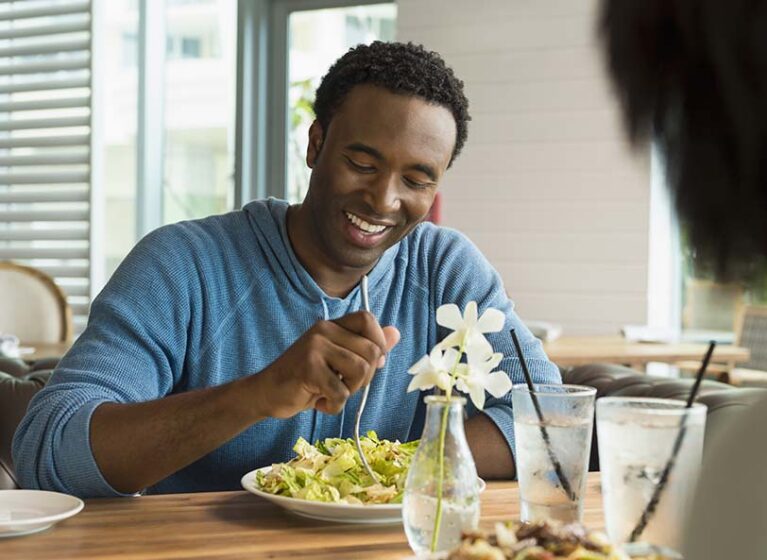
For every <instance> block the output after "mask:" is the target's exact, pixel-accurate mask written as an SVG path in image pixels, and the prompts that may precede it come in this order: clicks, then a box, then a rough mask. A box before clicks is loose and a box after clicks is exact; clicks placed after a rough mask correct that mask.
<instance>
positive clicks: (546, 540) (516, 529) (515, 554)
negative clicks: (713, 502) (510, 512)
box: [447, 522, 663, 560]
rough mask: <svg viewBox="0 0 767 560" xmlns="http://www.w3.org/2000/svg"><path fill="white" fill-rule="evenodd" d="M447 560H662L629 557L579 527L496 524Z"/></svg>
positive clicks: (475, 534) (476, 534)
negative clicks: (491, 529)
mask: <svg viewBox="0 0 767 560" xmlns="http://www.w3.org/2000/svg"><path fill="white" fill-rule="evenodd" d="M447 558H448V560H663V558H662V557H661V556H655V555H653V556H644V557H642V558H637V557H633V558H631V557H629V556H628V555H627V554H626V553H625V552H623V551H621V550H620V549H618V548H617V547H614V546H612V545H611V544H610V542H609V541H608V540H607V537H606V536H605V535H604V534H603V533H599V532H597V531H589V530H588V529H586V528H584V527H583V526H582V525H580V524H569V525H559V524H555V523H548V522H538V523H514V522H506V523H496V524H495V531H494V532H493V533H491V534H487V533H484V532H481V531H474V532H471V533H464V535H463V538H462V540H461V544H460V545H459V546H458V547H457V548H455V549H454V550H452V551H451V552H450V553H449V554H448V557H447Z"/></svg>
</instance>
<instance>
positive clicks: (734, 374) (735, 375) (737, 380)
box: [722, 305, 767, 387]
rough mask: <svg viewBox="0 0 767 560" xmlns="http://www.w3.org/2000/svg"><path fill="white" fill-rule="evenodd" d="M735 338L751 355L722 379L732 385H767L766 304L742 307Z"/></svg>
mask: <svg viewBox="0 0 767 560" xmlns="http://www.w3.org/2000/svg"><path fill="white" fill-rule="evenodd" d="M735 340H736V344H737V345H738V346H743V347H744V348H748V350H749V352H750V354H751V357H750V358H749V360H748V362H745V363H743V364H739V365H738V367H734V368H732V369H731V370H730V371H728V372H726V373H725V374H724V375H723V376H722V379H723V380H725V381H727V382H729V383H731V384H732V385H741V386H751V387H753V386H758V387H767V305H747V306H745V307H744V308H743V310H742V312H741V314H740V318H739V320H738V326H737V329H736V331H735Z"/></svg>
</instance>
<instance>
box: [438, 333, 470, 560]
mask: <svg viewBox="0 0 767 560" xmlns="http://www.w3.org/2000/svg"><path fill="white" fill-rule="evenodd" d="M463 347H464V345H463V343H461V347H460V349H459V351H458V358H457V359H456V361H455V364H453V371H452V372H450V385H449V386H448V388H447V391H445V393H446V395H445V400H446V401H447V402H446V404H445V410H443V411H442V419H441V422H440V427H439V449H438V453H439V463H438V465H439V468H438V476H437V511H436V513H435V515H434V531H433V532H432V534H431V552H436V551H437V541H438V540H439V530H440V528H441V527H442V493H443V488H444V482H445V437H446V436H447V418H448V414H449V413H450V398H451V397H452V395H453V385H454V384H455V379H456V374H457V371H458V364H459V363H460V361H461V356H462V355H463Z"/></svg>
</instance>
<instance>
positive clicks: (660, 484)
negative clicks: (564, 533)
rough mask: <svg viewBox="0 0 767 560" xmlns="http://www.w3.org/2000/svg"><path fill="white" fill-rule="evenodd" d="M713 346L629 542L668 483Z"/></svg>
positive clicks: (647, 517)
mask: <svg viewBox="0 0 767 560" xmlns="http://www.w3.org/2000/svg"><path fill="white" fill-rule="evenodd" d="M715 346H716V341H715V340H712V341H711V342H710V343H709V345H708V350H706V355H705V356H703V362H702V363H701V365H700V369H699V370H698V374H697V375H696V376H695V383H694V384H693V386H692V390H691V391H690V396H689V397H687V404H686V405H685V413H684V415H683V416H682V419H681V421H680V427H679V432H678V433H677V435H676V440H675V441H674V447H673V449H672V450H671V456H670V457H669V459H668V462H667V463H666V467H665V468H664V469H663V473H662V474H661V476H660V480H659V481H658V484H657V486H655V490H654V491H653V494H652V497H651V498H650V501H649V502H647V507H645V510H644V511H643V512H642V517H640V518H639V522H638V523H637V524H636V527H634V530H633V531H631V536H629V542H635V541H636V540H637V539H638V538H639V537H640V536H641V535H642V533H643V532H644V530H645V528H646V527H647V524H648V523H649V522H650V519H652V516H653V515H654V514H655V510H656V509H657V508H658V503H659V502H660V498H661V495H662V494H663V490H664V488H665V487H666V484H667V483H668V478H669V475H670V474H671V469H673V468H674V464H675V463H676V459H677V455H679V450H680V449H682V443H683V442H684V436H685V433H686V432H687V409H689V408H691V407H692V403H693V402H694V401H695V397H696V396H698V389H700V382H701V380H702V379H703V374H704V373H706V368H707V367H708V362H709V360H711V355H712V354H713V353H714V347H715Z"/></svg>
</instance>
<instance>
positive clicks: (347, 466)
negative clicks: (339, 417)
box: [256, 431, 418, 505]
mask: <svg viewBox="0 0 767 560" xmlns="http://www.w3.org/2000/svg"><path fill="white" fill-rule="evenodd" d="M360 444H361V445H362V450H363V452H364V453H365V458H366V459H367V460H368V463H369V464H370V467H371V468H372V469H373V471H375V473H376V474H377V475H378V477H379V479H380V482H376V481H374V480H372V479H371V477H370V475H369V474H368V473H367V471H366V470H365V467H364V465H363V464H362V461H361V460H360V456H359V453H358V452H357V446H356V445H355V443H354V440H353V439H351V438H350V439H341V438H326V439H324V440H320V441H317V442H316V443H315V444H314V445H312V444H310V443H309V442H308V441H306V440H305V439H304V438H298V441H296V444H295V445H294V446H293V451H295V452H296V454H297V457H294V458H293V459H291V460H290V461H288V462H287V463H276V464H274V465H272V467H271V469H269V470H259V471H257V472H256V487H257V488H258V489H259V490H262V491H264V492H269V493H270V494H276V495H278V496H288V497H291V498H299V499H302V500H313V501H318V502H332V503H339V504H354V505H370V504H398V503H401V502H402V491H403V489H404V487H405V478H406V477H407V470H408V468H409V467H410V460H411V459H412V457H413V453H415V450H416V448H417V447H418V441H411V442H408V443H400V442H399V441H388V440H385V439H383V440H381V439H378V436H377V435H376V433H375V432H373V431H370V432H368V433H367V435H366V436H362V437H361V438H360Z"/></svg>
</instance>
